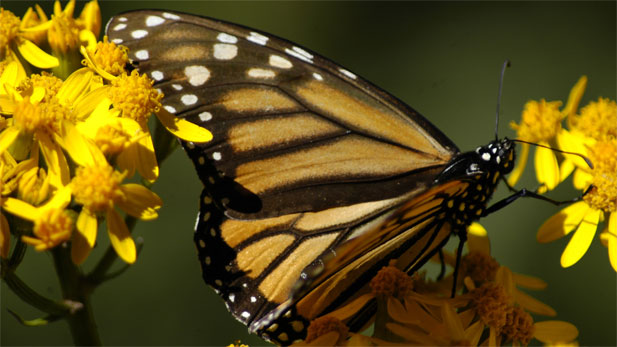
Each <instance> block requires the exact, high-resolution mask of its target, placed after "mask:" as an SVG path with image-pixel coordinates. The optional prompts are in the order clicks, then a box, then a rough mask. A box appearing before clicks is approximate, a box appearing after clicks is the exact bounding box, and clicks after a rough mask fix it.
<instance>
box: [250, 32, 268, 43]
mask: <svg viewBox="0 0 617 347" xmlns="http://www.w3.org/2000/svg"><path fill="white" fill-rule="evenodd" d="M246 39H247V40H249V41H251V42H253V43H256V44H258V45H262V46H265V45H266V42H268V38H267V37H266V36H263V35H262V34H259V33H256V32H253V31H251V34H250V35H249V36H247V37H246Z"/></svg>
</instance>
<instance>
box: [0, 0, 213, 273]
mask: <svg viewBox="0 0 617 347" xmlns="http://www.w3.org/2000/svg"><path fill="white" fill-rule="evenodd" d="M74 10H75V0H71V1H70V2H69V3H68V4H67V5H66V7H65V8H64V9H62V8H61V6H60V3H59V2H58V1H56V2H55V4H54V13H53V15H52V16H51V18H48V17H47V15H46V14H45V12H44V11H43V10H42V9H41V8H40V7H39V6H38V5H37V6H36V8H35V9H34V10H33V9H32V8H30V9H28V11H27V12H26V14H25V15H24V16H23V18H21V19H20V18H19V17H17V16H16V15H15V14H13V13H12V12H10V11H8V10H5V9H0V22H2V29H0V60H1V62H0V153H1V155H0V178H1V179H0V191H1V196H0V203H1V207H2V213H3V214H0V227H1V233H0V256H1V257H2V258H5V259H6V258H8V257H9V255H10V250H11V241H10V236H11V234H12V235H13V236H14V237H15V238H16V239H17V242H23V243H26V244H29V245H32V246H34V248H35V249H36V250H38V251H45V250H50V249H52V248H54V247H56V246H58V245H60V244H66V245H69V244H70V247H71V258H72V261H73V262H74V263H75V264H81V263H83V262H84V261H85V260H86V258H87V257H88V255H89V253H90V251H91V250H92V248H93V247H94V246H95V243H96V239H97V233H98V230H99V226H101V225H103V224H105V225H106V229H107V233H108V235H109V238H110V241H111V245H112V246H113V248H114V250H115V251H116V253H117V255H118V256H119V257H120V258H121V259H123V260H124V261H125V262H126V263H129V264H130V263H133V262H135V260H136V257H137V250H136V246H135V242H134V241H133V238H132V237H131V232H130V229H129V227H128V226H127V224H126V222H125V217H123V216H122V214H121V211H123V212H124V213H125V214H126V218H137V219H141V220H152V219H155V218H157V216H158V214H157V210H158V209H159V208H160V207H161V205H162V201H161V199H160V198H159V197H158V196H157V195H156V194H155V193H154V192H152V191H151V190H150V189H149V188H148V186H150V185H151V184H152V183H153V182H154V181H155V180H156V179H157V178H158V175H159V166H158V163H157V157H156V155H155V145H154V144H153V141H152V137H151V135H150V130H149V125H148V123H149V121H148V120H149V117H150V115H151V114H153V113H157V112H158V111H160V108H161V104H160V100H161V98H162V97H163V95H162V94H161V93H159V92H158V91H157V90H155V89H154V88H152V84H153V81H151V80H150V79H149V78H148V77H146V76H145V75H141V76H140V75H139V74H138V73H137V72H136V71H132V72H128V71H127V70H125V66H127V63H128V57H127V51H126V49H125V48H124V47H122V46H116V44H115V43H111V42H108V41H107V39H106V38H104V39H103V41H100V42H97V41H96V37H97V36H98V35H99V32H100V27H101V15H100V10H99V6H98V3H97V2H96V1H91V2H89V3H87V4H86V5H85V6H84V8H83V11H82V12H81V15H80V16H79V17H78V18H74V17H73V13H74ZM44 48H46V49H47V50H48V51H45V50H44ZM157 116H158V118H159V119H160V123H162V124H163V126H165V127H166V128H168V129H170V131H171V132H172V133H173V134H174V135H176V136H178V137H181V138H184V139H188V140H191V141H195V142H206V141H209V140H210V139H211V134H210V133H209V132H208V131H207V130H205V129H202V128H199V127H197V126H195V125H193V124H191V123H188V122H186V121H183V120H179V119H175V118H173V116H171V115H170V114H168V113H166V112H160V113H157ZM158 150H159V148H157V151H158ZM136 172H137V173H139V175H140V176H141V178H142V180H143V182H144V183H143V184H137V183H126V182H125V181H126V180H128V179H131V178H132V177H133V176H134V175H135V173H136Z"/></svg>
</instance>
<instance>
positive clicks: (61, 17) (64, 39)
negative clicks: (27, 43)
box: [47, 12, 79, 54]
mask: <svg viewBox="0 0 617 347" xmlns="http://www.w3.org/2000/svg"><path fill="white" fill-rule="evenodd" d="M51 20H52V25H51V27H50V28H49V31H48V32H47V40H48V41H49V46H51V49H52V50H54V51H56V52H62V53H64V54H66V53H67V52H69V51H72V50H75V49H76V48H77V47H78V46H79V27H77V23H75V19H73V17H72V16H71V15H67V14H65V13H62V12H61V13H58V14H55V15H53V16H52V18H51Z"/></svg>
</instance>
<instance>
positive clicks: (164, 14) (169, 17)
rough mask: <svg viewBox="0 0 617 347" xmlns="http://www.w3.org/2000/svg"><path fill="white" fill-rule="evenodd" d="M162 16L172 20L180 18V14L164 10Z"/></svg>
mask: <svg viewBox="0 0 617 347" xmlns="http://www.w3.org/2000/svg"><path fill="white" fill-rule="evenodd" d="M163 17H165V18H167V19H173V20H178V19H180V16H178V15H176V14H173V13H169V12H165V13H163Z"/></svg>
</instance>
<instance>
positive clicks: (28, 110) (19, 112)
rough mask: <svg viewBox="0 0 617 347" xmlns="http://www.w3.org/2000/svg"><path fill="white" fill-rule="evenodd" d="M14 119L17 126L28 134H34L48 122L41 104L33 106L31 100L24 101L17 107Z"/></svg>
mask: <svg viewBox="0 0 617 347" xmlns="http://www.w3.org/2000/svg"><path fill="white" fill-rule="evenodd" d="M13 119H14V121H15V125H17V126H19V127H20V128H21V129H22V130H23V131H25V132H26V133H33V132H34V131H35V130H37V129H39V128H40V127H41V126H42V125H44V124H45V122H46V120H45V119H44V117H43V112H42V110H41V107H40V106H39V104H32V103H30V100H29V99H23V100H22V101H21V102H20V103H19V104H17V105H16V106H15V112H14V113H13Z"/></svg>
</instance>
